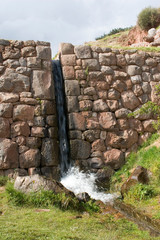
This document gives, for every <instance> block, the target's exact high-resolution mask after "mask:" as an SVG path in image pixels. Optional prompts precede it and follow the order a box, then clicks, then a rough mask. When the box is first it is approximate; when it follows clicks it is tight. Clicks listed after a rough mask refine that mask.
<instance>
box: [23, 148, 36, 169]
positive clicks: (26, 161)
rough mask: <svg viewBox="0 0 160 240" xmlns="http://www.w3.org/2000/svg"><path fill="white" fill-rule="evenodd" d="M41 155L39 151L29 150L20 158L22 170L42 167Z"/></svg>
mask: <svg viewBox="0 0 160 240" xmlns="http://www.w3.org/2000/svg"><path fill="white" fill-rule="evenodd" d="M40 159H41V155H40V152H39V150H38V149H29V150H28V151H26V152H25V153H22V154H21V155H20V157H19V163H20V168H31V167H39V166H40Z"/></svg>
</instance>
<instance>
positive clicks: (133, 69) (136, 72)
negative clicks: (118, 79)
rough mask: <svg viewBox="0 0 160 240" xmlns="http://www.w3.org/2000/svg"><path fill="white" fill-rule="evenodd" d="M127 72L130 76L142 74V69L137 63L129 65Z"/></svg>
mask: <svg viewBox="0 0 160 240" xmlns="http://www.w3.org/2000/svg"><path fill="white" fill-rule="evenodd" d="M127 73H128V74H129V75H130V76H134V75H139V74H141V69H140V67H138V66H137V65H129V66H128V67H127Z"/></svg>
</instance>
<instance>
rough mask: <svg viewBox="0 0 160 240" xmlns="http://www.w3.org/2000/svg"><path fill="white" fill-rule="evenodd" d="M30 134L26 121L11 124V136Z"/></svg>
mask: <svg viewBox="0 0 160 240" xmlns="http://www.w3.org/2000/svg"><path fill="white" fill-rule="evenodd" d="M29 134H30V128H29V126H28V123H26V122H15V123H13V124H12V125H11V135H12V137H17V136H20V135H22V136H25V137H28V136H29Z"/></svg>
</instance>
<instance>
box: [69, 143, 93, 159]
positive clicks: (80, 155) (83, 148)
mask: <svg viewBox="0 0 160 240" xmlns="http://www.w3.org/2000/svg"><path fill="white" fill-rule="evenodd" d="M90 150H91V146H90V143H89V142H86V141H83V140H79V139H76V140H70V152H71V159H75V160H76V159H82V160H83V159H87V158H88V157H89V155H90Z"/></svg>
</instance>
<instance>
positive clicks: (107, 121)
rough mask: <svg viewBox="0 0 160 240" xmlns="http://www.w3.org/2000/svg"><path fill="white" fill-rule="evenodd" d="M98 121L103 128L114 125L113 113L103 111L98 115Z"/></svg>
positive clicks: (109, 127)
mask: <svg viewBox="0 0 160 240" xmlns="http://www.w3.org/2000/svg"><path fill="white" fill-rule="evenodd" d="M99 123H100V125H101V127H103V128H104V129H111V128H114V126H115V125H116V119H115V116H114V114H113V113H111V112H104V113H100V115H99Z"/></svg>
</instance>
